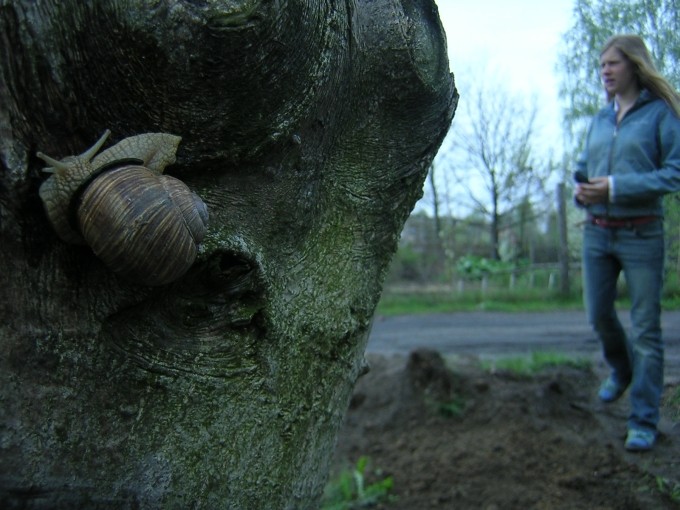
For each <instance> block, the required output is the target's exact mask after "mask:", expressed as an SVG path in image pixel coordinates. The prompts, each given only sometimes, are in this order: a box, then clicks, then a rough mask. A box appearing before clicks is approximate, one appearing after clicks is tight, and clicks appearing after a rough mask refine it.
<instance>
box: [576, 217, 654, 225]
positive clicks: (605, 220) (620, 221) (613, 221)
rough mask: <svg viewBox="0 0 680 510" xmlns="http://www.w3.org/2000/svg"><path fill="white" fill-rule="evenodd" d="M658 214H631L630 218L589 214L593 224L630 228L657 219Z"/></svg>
mask: <svg viewBox="0 0 680 510" xmlns="http://www.w3.org/2000/svg"><path fill="white" fill-rule="evenodd" d="M658 219H659V217H658V216H633V217H631V218H610V217H609V216H590V218H588V220H589V221H590V223H592V224H593V225H597V226H598V227H603V228H630V227H635V226H637V225H644V224H646V223H651V222H653V221H655V220H658Z"/></svg>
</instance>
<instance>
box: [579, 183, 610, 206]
mask: <svg viewBox="0 0 680 510" xmlns="http://www.w3.org/2000/svg"><path fill="white" fill-rule="evenodd" d="M574 196H575V197H576V200H578V201H579V202H580V203H582V204H583V205H591V204H605V203H607V202H608V201H609V177H592V178H591V179H590V181H589V182H587V183H583V184H577V185H576V189H575V192H574Z"/></svg>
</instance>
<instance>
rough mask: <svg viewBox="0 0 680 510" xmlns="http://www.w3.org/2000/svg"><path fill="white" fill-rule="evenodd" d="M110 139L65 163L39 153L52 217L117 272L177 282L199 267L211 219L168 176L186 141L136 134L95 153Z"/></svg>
mask: <svg viewBox="0 0 680 510" xmlns="http://www.w3.org/2000/svg"><path fill="white" fill-rule="evenodd" d="M108 135H109V131H107V132H106V133H104V135H103V136H102V137H101V138H100V139H99V140H98V141H97V143H95V145H94V146H93V147H92V148H90V149H88V150H87V151H86V152H84V153H83V154H81V155H79V156H69V157H67V158H64V159H63V160H61V161H57V160H55V159H52V158H50V157H49V156H46V155H44V154H42V153H38V154H37V155H38V157H39V158H41V159H43V160H44V161H45V162H46V163H48V164H49V165H51V166H50V167H49V168H46V169H45V171H47V172H51V173H52V175H51V176H50V178H49V179H47V180H46V181H45V182H44V183H43V184H42V185H41V187H40V190H39V194H40V197H41V199H42V201H43V204H44V206H45V211H46V213H47V216H48V218H49V220H50V222H51V224H52V226H53V227H54V229H55V231H56V232H57V235H58V236H59V237H60V238H61V239H62V240H64V241H65V242H68V243H73V244H86V245H88V246H89V247H90V248H91V249H92V251H93V252H94V253H95V254H96V255H97V256H98V257H99V258H100V259H101V260H102V261H103V262H104V264H105V265H106V266H107V267H108V268H109V269H111V270H112V271H113V272H115V273H118V274H121V275H123V276H126V277H128V278H130V279H132V280H134V281H136V282H138V283H142V284H145V285H154V286H155V285H164V284H167V283H171V282H172V281H175V280H176V279H178V278H180V277H181V276H182V275H183V274H184V273H186V271H187V270H188V269H189V267H191V265H192V264H193V263H194V261H195V259H196V256H197V255H198V246H199V244H200V243H201V241H202V240H203V238H204V236H205V233H206V230H207V222H208V210H207V207H206V206H205V204H204V203H203V201H202V200H201V199H200V198H199V197H198V195H196V194H195V193H193V192H192V191H191V190H190V189H189V188H188V186H187V185H186V184H184V183H183V182H182V181H180V180H179V179H176V178H174V177H170V176H167V175H163V171H164V170H165V167H166V166H167V165H169V164H172V163H173V162H174V160H175V151H176V150H177V146H178V144H179V141H180V137H178V136H174V135H169V134H165V133H147V134H142V135H137V136H133V137H130V138H126V139H124V140H122V141H121V142H119V143H118V144H116V145H114V146H112V147H110V148H108V149H106V150H105V151H103V152H101V153H100V154H98V155H97V152H98V151H99V149H100V148H101V147H102V145H103V144H104V142H105V141H106V138H107V137H108Z"/></svg>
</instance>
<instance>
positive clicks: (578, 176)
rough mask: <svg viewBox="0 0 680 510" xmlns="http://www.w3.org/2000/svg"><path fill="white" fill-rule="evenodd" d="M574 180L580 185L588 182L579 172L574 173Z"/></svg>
mask: <svg viewBox="0 0 680 510" xmlns="http://www.w3.org/2000/svg"><path fill="white" fill-rule="evenodd" d="M574 180H575V181H576V182H580V183H585V182H590V181H589V180H588V176H587V175H586V174H584V173H583V172H582V171H581V170H577V171H576V172H574Z"/></svg>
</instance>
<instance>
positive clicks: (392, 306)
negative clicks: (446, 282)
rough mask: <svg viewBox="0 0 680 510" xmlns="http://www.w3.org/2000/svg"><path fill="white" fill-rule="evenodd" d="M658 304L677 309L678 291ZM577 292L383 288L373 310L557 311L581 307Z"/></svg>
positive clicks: (624, 305) (387, 312)
mask: <svg viewBox="0 0 680 510" xmlns="http://www.w3.org/2000/svg"><path fill="white" fill-rule="evenodd" d="M661 305H662V307H663V309H664V310H678V309H680V292H678V291H677V290H675V289H673V290H670V291H666V292H665V293H664V295H663V297H662V300H661ZM617 306H618V307H620V308H622V309H625V308H628V307H630V301H629V300H628V298H627V297H626V294H625V292H622V293H621V297H620V298H619V299H618V300H617ZM583 309H584V308H583V298H582V296H581V294H580V293H572V294H571V295H569V296H562V295H561V294H559V293H558V292H556V291H555V292H550V291H546V290H538V289H533V290H531V289H528V290H522V291H510V290H507V289H506V290H498V289H497V290H493V291H491V290H489V291H487V292H481V291H474V290H469V291H467V290H466V291H465V292H458V291H456V290H455V289H451V288H448V289H442V288H441V287H440V288H435V289H428V288H421V289H417V288H410V289H407V290H400V289H397V288H385V290H384V291H383V293H382V296H381V299H380V302H379V303H378V307H377V310H376V313H377V314H379V315H384V316H395V315H413V314H421V313H452V312H473V311H488V312H551V311H557V310H583Z"/></svg>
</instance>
